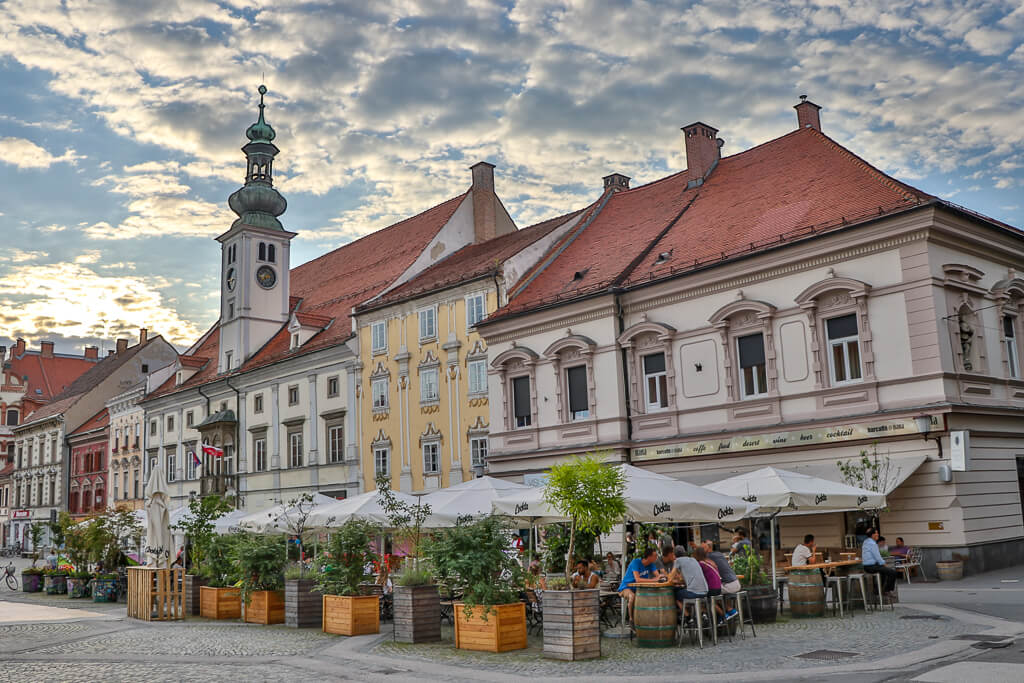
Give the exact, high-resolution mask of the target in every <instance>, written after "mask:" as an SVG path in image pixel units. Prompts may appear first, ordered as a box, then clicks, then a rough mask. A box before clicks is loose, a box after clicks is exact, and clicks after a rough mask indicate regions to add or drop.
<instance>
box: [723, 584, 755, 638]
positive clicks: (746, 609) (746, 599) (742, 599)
mask: <svg viewBox="0 0 1024 683" xmlns="http://www.w3.org/2000/svg"><path fill="white" fill-rule="evenodd" d="M725 597H726V598H727V599H732V600H733V601H734V602H735V603H736V611H737V612H739V614H738V615H737V617H736V618H737V619H739V622H740V624H739V630H740V638H746V637H747V634H746V625H747V624H750V632H751V633H753V634H754V637H755V638H757V629H755V628H754V615H753V613H752V612H751V611H750V594H749V593H747V591H739V592H738V593H728V594H725Z"/></svg>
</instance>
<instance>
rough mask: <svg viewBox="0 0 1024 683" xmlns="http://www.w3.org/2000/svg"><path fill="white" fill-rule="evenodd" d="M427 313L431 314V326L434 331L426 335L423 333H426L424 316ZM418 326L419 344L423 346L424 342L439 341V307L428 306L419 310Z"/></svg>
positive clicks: (417, 315) (417, 314)
mask: <svg viewBox="0 0 1024 683" xmlns="http://www.w3.org/2000/svg"><path fill="white" fill-rule="evenodd" d="M427 313H429V314H430V321H431V326H432V327H433V330H432V332H431V333H430V334H424V333H423V332H424V330H423V321H424V316H425V315H426V314H427ZM416 326H417V332H418V333H419V342H420V344H423V343H424V342H433V341H437V306H426V307H424V308H421V309H419V310H417V311H416Z"/></svg>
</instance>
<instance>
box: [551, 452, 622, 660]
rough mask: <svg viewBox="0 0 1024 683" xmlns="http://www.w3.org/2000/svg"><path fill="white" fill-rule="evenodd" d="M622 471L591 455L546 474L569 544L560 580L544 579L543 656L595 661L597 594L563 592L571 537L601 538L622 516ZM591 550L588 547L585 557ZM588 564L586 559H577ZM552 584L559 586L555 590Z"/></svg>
mask: <svg viewBox="0 0 1024 683" xmlns="http://www.w3.org/2000/svg"><path fill="white" fill-rule="evenodd" d="M625 487H626V481H625V476H624V475H623V473H622V470H621V469H620V468H618V467H609V466H608V465H606V464H604V462H603V461H602V459H601V458H600V457H598V456H596V455H587V456H584V457H575V458H572V459H570V460H569V461H567V462H564V463H562V464H558V465H555V466H553V467H552V468H551V471H550V472H549V474H548V483H547V486H546V487H545V489H544V497H545V499H546V500H547V501H548V502H549V503H550V504H551V505H552V506H553V507H554V508H555V509H556V510H558V511H559V512H561V513H562V514H563V515H565V516H566V517H568V518H569V544H568V552H567V557H568V558H569V561H567V562H566V563H565V564H566V567H565V577H564V582H563V581H555V580H554V579H552V578H549V579H548V588H549V589H552V590H547V591H545V592H544V656H545V657H550V658H553V659H564V660H570V661H572V660H577V659H591V658H594V657H600V656H601V629H600V626H599V624H600V617H601V607H600V595H601V591H600V590H597V589H590V590H569V588H570V583H571V572H572V565H573V560H575V549H576V542H577V536H578V535H579V534H581V533H583V534H587V535H588V536H590V535H593V534H606V533H608V532H610V531H611V529H612V526H613V525H614V524H616V523H617V522H620V521H622V518H623V517H624V516H625V514H626V501H625V498H624V497H623V492H624V491H625ZM592 551H593V543H592V542H591V543H590V548H589V549H588V551H587V552H588V553H589V552H592ZM582 559H585V560H587V561H589V560H590V559H591V558H590V557H583V558H582ZM556 584H557V585H560V586H564V588H562V589H558V588H556Z"/></svg>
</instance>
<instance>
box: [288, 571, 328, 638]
mask: <svg viewBox="0 0 1024 683" xmlns="http://www.w3.org/2000/svg"><path fill="white" fill-rule="evenodd" d="M314 577H315V574H314V573H313V572H312V571H310V570H309V569H306V568H305V567H304V566H303V565H302V564H301V563H300V564H293V565H290V566H288V567H286V568H285V570H284V625H285V626H288V627H289V628H307V627H310V626H320V625H322V624H323V616H324V601H323V595H321V594H320V592H319V591H317V589H316V580H315V578H314Z"/></svg>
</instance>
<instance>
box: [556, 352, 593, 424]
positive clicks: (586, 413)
mask: <svg viewBox="0 0 1024 683" xmlns="http://www.w3.org/2000/svg"><path fill="white" fill-rule="evenodd" d="M577 371H582V372H583V403H584V405H586V408H585V409H584V410H577V411H574V410H573V409H572V404H573V395H572V386H573V384H572V379H571V377H570V375H571V373H573V372H577ZM562 374H563V375H564V379H565V414H566V416H567V417H568V420H569V422H579V421H580V420H589V419H590V417H591V410H590V405H591V401H590V369H589V367H588V366H587V364H586V363H579V364H576V365H569V366H566V367H564V368H563V369H562Z"/></svg>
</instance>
